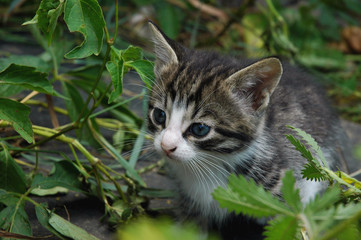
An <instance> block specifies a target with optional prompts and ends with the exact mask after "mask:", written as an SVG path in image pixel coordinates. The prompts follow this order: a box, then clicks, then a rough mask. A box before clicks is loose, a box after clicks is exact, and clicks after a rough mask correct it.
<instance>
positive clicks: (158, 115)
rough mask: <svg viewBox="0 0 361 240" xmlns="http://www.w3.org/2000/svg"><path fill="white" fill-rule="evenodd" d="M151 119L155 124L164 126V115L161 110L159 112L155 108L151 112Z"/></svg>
mask: <svg viewBox="0 0 361 240" xmlns="http://www.w3.org/2000/svg"><path fill="white" fill-rule="evenodd" d="M153 118H154V121H155V122H156V123H157V124H159V125H160V124H164V123H165V120H166V114H165V112H164V111H163V110H160V109H159V108H155V109H154V111H153Z"/></svg>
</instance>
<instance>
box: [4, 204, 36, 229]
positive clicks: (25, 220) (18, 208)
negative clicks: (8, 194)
mask: <svg viewBox="0 0 361 240" xmlns="http://www.w3.org/2000/svg"><path fill="white" fill-rule="evenodd" d="M0 229H5V230H6V231H10V232H12V233H18V234H22V235H26V236H32V230H31V225H30V221H29V217H28V215H27V214H26V212H25V209H24V204H19V205H16V204H13V205H9V206H7V207H6V208H4V209H3V210H2V211H1V212H0Z"/></svg>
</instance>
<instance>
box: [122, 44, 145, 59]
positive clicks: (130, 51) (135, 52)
mask: <svg viewBox="0 0 361 240" xmlns="http://www.w3.org/2000/svg"><path fill="white" fill-rule="evenodd" d="M120 55H121V57H122V58H123V60H124V62H129V61H136V60H142V59H143V50H142V49H141V48H140V47H134V46H132V45H130V46H129V47H128V48H127V49H125V50H123V51H120Z"/></svg>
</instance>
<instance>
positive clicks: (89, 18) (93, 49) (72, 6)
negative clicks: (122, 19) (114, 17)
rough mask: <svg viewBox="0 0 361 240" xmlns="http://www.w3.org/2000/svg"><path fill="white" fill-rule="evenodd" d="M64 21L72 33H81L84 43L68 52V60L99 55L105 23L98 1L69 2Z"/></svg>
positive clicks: (71, 0) (68, 0) (66, 6)
mask: <svg viewBox="0 0 361 240" xmlns="http://www.w3.org/2000/svg"><path fill="white" fill-rule="evenodd" d="M64 13H65V14H64V20H65V22H66V24H67V25H68V28H69V31H70V32H75V31H77V32H80V33H81V34H82V35H83V36H84V41H83V42H82V43H81V44H80V45H79V46H76V47H75V48H74V49H73V50H71V51H70V52H68V53H67V54H66V55H65V57H66V58H85V57H88V56H90V55H92V54H95V55H98V54H99V52H100V51H101V49H102V45H103V37H104V26H105V21H104V17H103V13H102V9H101V8H100V6H99V4H98V2H97V1H96V0H67V1H66V4H65V9H64Z"/></svg>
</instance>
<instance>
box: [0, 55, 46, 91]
mask: <svg viewBox="0 0 361 240" xmlns="http://www.w3.org/2000/svg"><path fill="white" fill-rule="evenodd" d="M12 63H13V64H16V65H22V66H28V67H34V68H36V69H37V70H38V71H40V72H49V71H50V70H51V68H52V65H51V64H50V63H49V62H47V61H46V60H45V59H44V58H42V57H41V56H33V55H11V56H9V57H7V58H0V70H4V69H5V68H7V67H8V66H10V65H11V64H12ZM12 86H13V87H14V85H12Z"/></svg>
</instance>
